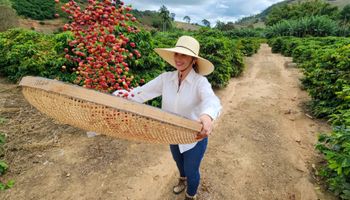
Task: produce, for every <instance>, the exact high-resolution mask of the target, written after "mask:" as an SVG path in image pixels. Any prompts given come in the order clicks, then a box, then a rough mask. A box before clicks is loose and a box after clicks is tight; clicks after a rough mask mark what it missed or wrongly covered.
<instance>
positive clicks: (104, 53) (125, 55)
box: [55, 0, 141, 92]
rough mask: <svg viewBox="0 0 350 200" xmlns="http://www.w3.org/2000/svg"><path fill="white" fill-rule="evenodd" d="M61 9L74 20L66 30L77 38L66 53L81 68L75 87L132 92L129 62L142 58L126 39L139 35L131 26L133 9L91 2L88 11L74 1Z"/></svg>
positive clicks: (101, 0) (97, 0)
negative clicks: (132, 35) (131, 35)
mask: <svg viewBox="0 0 350 200" xmlns="http://www.w3.org/2000/svg"><path fill="white" fill-rule="evenodd" d="M55 2H56V3H59V0H55ZM61 9H62V10H63V11H64V12H66V13H67V14H68V15H69V18H70V19H71V22H70V23H68V24H65V25H64V27H63V28H64V30H65V31H66V30H69V31H71V32H72V33H73V35H74V40H72V41H69V46H70V49H68V48H66V49H65V52H66V56H65V58H66V59H68V60H70V61H72V62H74V63H77V65H78V66H77V67H76V68H73V70H75V71H76V72H75V73H76V74H77V78H76V80H75V83H76V84H79V85H82V86H83V87H86V88H93V89H96V90H99V91H103V92H113V91H114V90H117V89H118V90H119V89H125V90H127V91H130V83H131V81H132V80H133V76H131V75H130V74H129V73H128V71H129V66H128V64H127V62H126V60H127V59H137V58H139V57H140V56H141V54H140V53H139V51H137V50H136V49H135V48H136V44H135V43H134V42H131V41H129V38H128V37H126V36H125V33H127V34H136V33H138V32H139V30H138V29H136V28H135V27H133V26H131V25H128V24H130V23H131V22H135V21H136V18H135V17H133V15H132V14H131V13H129V12H130V11H131V9H132V8H131V7H125V6H124V5H123V3H122V2H121V3H120V4H119V5H117V6H116V5H114V4H112V2H111V1H110V0H88V5H87V6H86V8H84V9H81V7H80V6H79V5H78V4H77V3H76V2H75V1H74V0H70V1H69V2H68V3H66V4H64V5H63V6H62V7H61ZM63 67H64V66H63ZM64 68H65V67H64ZM62 69H63V68H62Z"/></svg>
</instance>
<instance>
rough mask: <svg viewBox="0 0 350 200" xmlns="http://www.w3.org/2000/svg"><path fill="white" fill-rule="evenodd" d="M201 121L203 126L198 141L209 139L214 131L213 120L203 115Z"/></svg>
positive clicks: (197, 137)
mask: <svg viewBox="0 0 350 200" xmlns="http://www.w3.org/2000/svg"><path fill="white" fill-rule="evenodd" d="M199 120H200V121H201V123H202V125H203V126H202V130H201V132H199V133H198V134H197V136H196V139H197V140H200V139H203V138H206V137H208V136H209V135H210V133H211V131H212V129H213V119H212V118H211V117H210V116H209V115H206V114H205V115H202V116H200V118H199Z"/></svg>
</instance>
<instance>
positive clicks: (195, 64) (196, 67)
mask: <svg viewBox="0 0 350 200" xmlns="http://www.w3.org/2000/svg"><path fill="white" fill-rule="evenodd" d="M194 59H195V60H196V62H195V63H194V64H193V65H192V68H193V69H194V71H195V72H196V73H197V74H198V64H197V58H194Z"/></svg>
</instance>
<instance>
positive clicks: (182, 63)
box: [174, 53, 193, 71]
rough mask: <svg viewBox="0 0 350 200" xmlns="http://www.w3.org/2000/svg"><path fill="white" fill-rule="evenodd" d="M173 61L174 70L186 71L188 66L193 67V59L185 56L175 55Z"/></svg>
mask: <svg viewBox="0 0 350 200" xmlns="http://www.w3.org/2000/svg"><path fill="white" fill-rule="evenodd" d="M174 60H175V67H176V69H177V70H180V71H182V70H184V69H186V68H187V67H188V66H191V67H192V65H193V57H192V56H188V55H185V54H181V53H175V54H174Z"/></svg>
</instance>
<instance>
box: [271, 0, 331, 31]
mask: <svg viewBox="0 0 350 200" xmlns="http://www.w3.org/2000/svg"><path fill="white" fill-rule="evenodd" d="M337 15H338V7H336V6H332V5H331V4H329V3H327V2H324V1H322V0H313V1H306V2H302V3H300V2H298V3H293V4H285V5H282V6H277V7H274V8H273V9H272V10H271V12H270V13H269V14H268V15H267V17H266V25H268V26H271V25H274V24H276V23H278V22H280V21H282V20H290V19H293V20H294V19H300V18H303V17H309V16H328V17H330V18H331V19H336V17H337Z"/></svg>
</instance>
